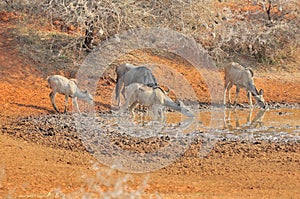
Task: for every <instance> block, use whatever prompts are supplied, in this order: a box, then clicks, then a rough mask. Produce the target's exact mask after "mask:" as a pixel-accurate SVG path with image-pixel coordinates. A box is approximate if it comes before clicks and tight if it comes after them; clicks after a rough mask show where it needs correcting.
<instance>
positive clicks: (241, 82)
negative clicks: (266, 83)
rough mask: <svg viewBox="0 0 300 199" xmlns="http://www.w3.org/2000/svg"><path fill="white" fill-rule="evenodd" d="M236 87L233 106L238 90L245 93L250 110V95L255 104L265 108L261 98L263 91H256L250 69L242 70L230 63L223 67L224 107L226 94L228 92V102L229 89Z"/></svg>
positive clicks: (235, 102)
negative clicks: (242, 90) (243, 90)
mask: <svg viewBox="0 0 300 199" xmlns="http://www.w3.org/2000/svg"><path fill="white" fill-rule="evenodd" d="M233 85H235V86H236V96H235V99H234V106H236V104H237V99H238V95H239V92H240V88H243V89H245V90H246V91H247V96H248V99H249V103H250V108H252V99H251V95H253V97H254V98H255V100H256V102H257V104H258V105H259V106H260V107H261V108H266V103H265V100H264V98H263V93H264V91H263V90H262V89H261V90H260V91H257V89H256V87H255V85H254V81H253V71H252V69H250V68H244V67H243V66H241V65H240V64H238V63H236V62H232V63H230V64H228V65H226V66H225V86H224V105H225V104H226V92H228V100H229V103H231V101H230V89H231V88H232V86H233Z"/></svg>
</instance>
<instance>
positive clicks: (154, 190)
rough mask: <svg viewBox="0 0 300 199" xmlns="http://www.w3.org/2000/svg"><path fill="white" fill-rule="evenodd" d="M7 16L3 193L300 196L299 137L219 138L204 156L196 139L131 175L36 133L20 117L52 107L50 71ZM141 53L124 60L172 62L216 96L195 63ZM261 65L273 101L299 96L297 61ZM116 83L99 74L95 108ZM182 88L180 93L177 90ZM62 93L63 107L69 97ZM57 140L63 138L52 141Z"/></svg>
mask: <svg viewBox="0 0 300 199" xmlns="http://www.w3.org/2000/svg"><path fill="white" fill-rule="evenodd" d="M1 17H2V18H1V19H0V124H1V125H0V196H1V197H2V198H55V197H58V198H81V197H83V196H87V197H95V198H97V197H104V196H110V197H111V198H129V197H130V196H132V197H134V198H138V197H141V198H300V144H299V143H297V142H296V143H286V144H285V143H269V142H259V143H255V144H253V143H252V144H251V143H245V142H239V141H237V142H228V143H222V142H220V143H217V144H216V145H215V147H214V149H213V150H212V151H211V152H210V153H209V154H208V155H207V156H205V157H203V158H200V157H199V156H198V155H197V151H198V150H199V147H201V145H199V144H197V143H194V144H192V145H191V147H190V148H189V149H188V150H187V151H186V153H184V154H183V156H182V157H181V158H179V159H178V160H177V161H176V162H174V163H173V164H170V165H168V166H166V167H164V168H162V169H159V170H156V171H153V172H149V173H141V174H132V173H125V172H121V171H117V170H114V169H112V168H109V167H107V166H104V165H102V164H101V163H98V162H97V160H96V159H95V158H94V157H93V156H92V155H91V154H90V153H88V152H87V151H86V150H85V149H84V147H82V145H81V144H80V143H78V142H79V141H78V138H77V139H76V138H73V139H65V140H63V141H61V140H59V139H60V137H58V138H56V137H55V136H53V135H52V136H51V135H47V136H46V135H44V136H36V137H34V136H32V135H31V134H30V133H31V132H29V131H28V129H29V128H32V129H34V127H31V126H30V127H29V124H28V125H27V123H26V121H27V120H23V121H24V122H23V123H22V122H20V121H21V120H22V118H30V117H39V116H44V115H47V114H49V115H50V114H54V111H53V108H52V105H51V103H50V100H49V96H48V95H49V93H50V88H48V87H47V83H46V80H45V79H46V76H47V75H49V74H44V73H43V72H42V71H40V70H38V69H37V68H35V66H34V65H35V63H34V62H33V61H31V60H30V59H29V58H27V57H24V56H23V55H21V54H20V53H19V52H18V47H17V39H16V38H13V37H12V36H11V35H10V34H8V31H7V30H8V29H9V28H12V27H13V26H14V23H13V19H10V18H9V17H8V18H7V16H1ZM135 53H136V55H137V56H135V57H139V60H134V59H136V58H131V57H130V55H129V56H128V57H129V58H127V60H126V61H140V62H144V63H145V62H147V61H149V62H151V63H157V64H158V65H165V66H168V67H170V68H172V69H174V70H176V71H178V72H179V73H180V74H182V75H183V76H184V77H185V78H186V79H187V80H190V84H191V86H192V88H193V89H194V91H195V93H196V95H197V97H198V99H199V101H200V102H202V103H209V102H210V100H209V95H208V91H207V88H206V86H205V84H204V83H203V80H201V75H198V74H199V73H197V72H195V71H194V70H195V69H193V68H192V67H191V66H190V65H188V64H186V63H185V62H182V61H176V60H172V59H166V58H161V57H159V56H157V55H155V54H151V53H148V52H140V51H139V52H135ZM131 59H132V60H131ZM255 70H256V73H255V82H256V85H257V87H258V88H263V89H264V90H265V100H266V101H267V102H268V103H270V104H274V103H281V104H297V103H300V98H299V96H300V95H299V93H300V86H299V85H300V71H299V66H298V67H297V66H292V67H291V68H290V69H289V70H287V69H282V70H279V68H278V70H277V69H272V70H271V71H270V70H265V69H263V68H256V69H255ZM220 71H221V74H222V69H220ZM257 71H259V72H257ZM56 72H57V71H56ZM52 73H55V71H54V70H53V72H52ZM157 75H158V76H159V73H157ZM112 78H115V77H114V76H113V75H112ZM158 79H160V78H158ZM114 86H115V83H114V81H112V80H111V78H108V77H105V78H102V79H101V80H100V83H99V90H100V91H101V92H97V93H96V97H95V102H96V108H97V110H101V111H105V110H107V109H108V107H110V105H109V104H110V103H111V101H110V100H111V94H112V92H113V89H114ZM173 89H174V90H176V88H173ZM99 90H98V91H99ZM184 94H185V93H182V94H180V92H179V94H178V96H179V97H182V96H184ZM240 96H241V99H240V102H247V100H246V97H245V96H246V94H245V92H242V93H241V94H240ZM57 98H58V104H59V107H62V105H63V102H64V97H63V96H58V97H57ZM21 124H22V125H21ZM34 132H36V131H34ZM52 137H53V138H52ZM33 138H35V139H33ZM51 139H52V140H55V139H57V142H50V141H49V140H51ZM58 143H61V144H58ZM73 143H74V144H73ZM66 146H71V147H66ZM76 146H78V147H76ZM124 158H126V157H124ZM118 194H119V195H118Z"/></svg>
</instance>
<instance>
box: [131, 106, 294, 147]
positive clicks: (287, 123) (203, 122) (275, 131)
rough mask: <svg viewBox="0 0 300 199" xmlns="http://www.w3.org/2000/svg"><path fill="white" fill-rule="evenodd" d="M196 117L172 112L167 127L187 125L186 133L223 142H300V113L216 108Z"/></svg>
mask: <svg viewBox="0 0 300 199" xmlns="http://www.w3.org/2000/svg"><path fill="white" fill-rule="evenodd" d="M195 115H196V117H195V118H193V119H190V118H187V117H185V116H183V115H182V114H180V113H178V112H168V113H166V124H167V125H170V124H176V125H178V126H182V125H185V127H184V129H183V130H182V132H184V133H193V132H201V133H205V134H207V135H209V136H214V137H218V138H222V139H223V138H225V139H243V140H244V139H247V140H267V141H300V109H289V108H283V109H271V110H261V109H252V110H251V109H229V108H226V109H221V108H220V109H218V108H216V109H211V110H203V111H202V110H201V111H198V113H195ZM136 122H137V120H136ZM137 123H138V122H137ZM146 123H147V122H146ZM139 124H140V123H139ZM146 126H147V125H146Z"/></svg>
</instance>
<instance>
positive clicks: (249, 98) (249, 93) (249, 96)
mask: <svg viewBox="0 0 300 199" xmlns="http://www.w3.org/2000/svg"><path fill="white" fill-rule="evenodd" d="M247 97H248V100H249V104H250V108H253V105H252V97H251V92H250V91H248V92H247Z"/></svg>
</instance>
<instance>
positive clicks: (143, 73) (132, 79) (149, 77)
mask: <svg viewBox="0 0 300 199" xmlns="http://www.w3.org/2000/svg"><path fill="white" fill-rule="evenodd" d="M123 66H124V68H123V69H122V70H120V69H118V70H119V71H118V72H119V74H121V72H122V71H123V72H124V71H126V70H127V71H126V72H125V73H124V74H123V75H119V76H118V73H117V85H116V100H117V103H118V106H120V92H121V93H122V95H123V97H125V94H124V92H125V87H126V86H128V85H130V84H132V83H141V84H144V85H147V86H150V87H153V86H157V80H156V78H155V77H154V75H153V73H152V71H151V70H150V69H149V68H147V67H145V66H139V67H135V66H133V65H131V64H129V65H123Z"/></svg>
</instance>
